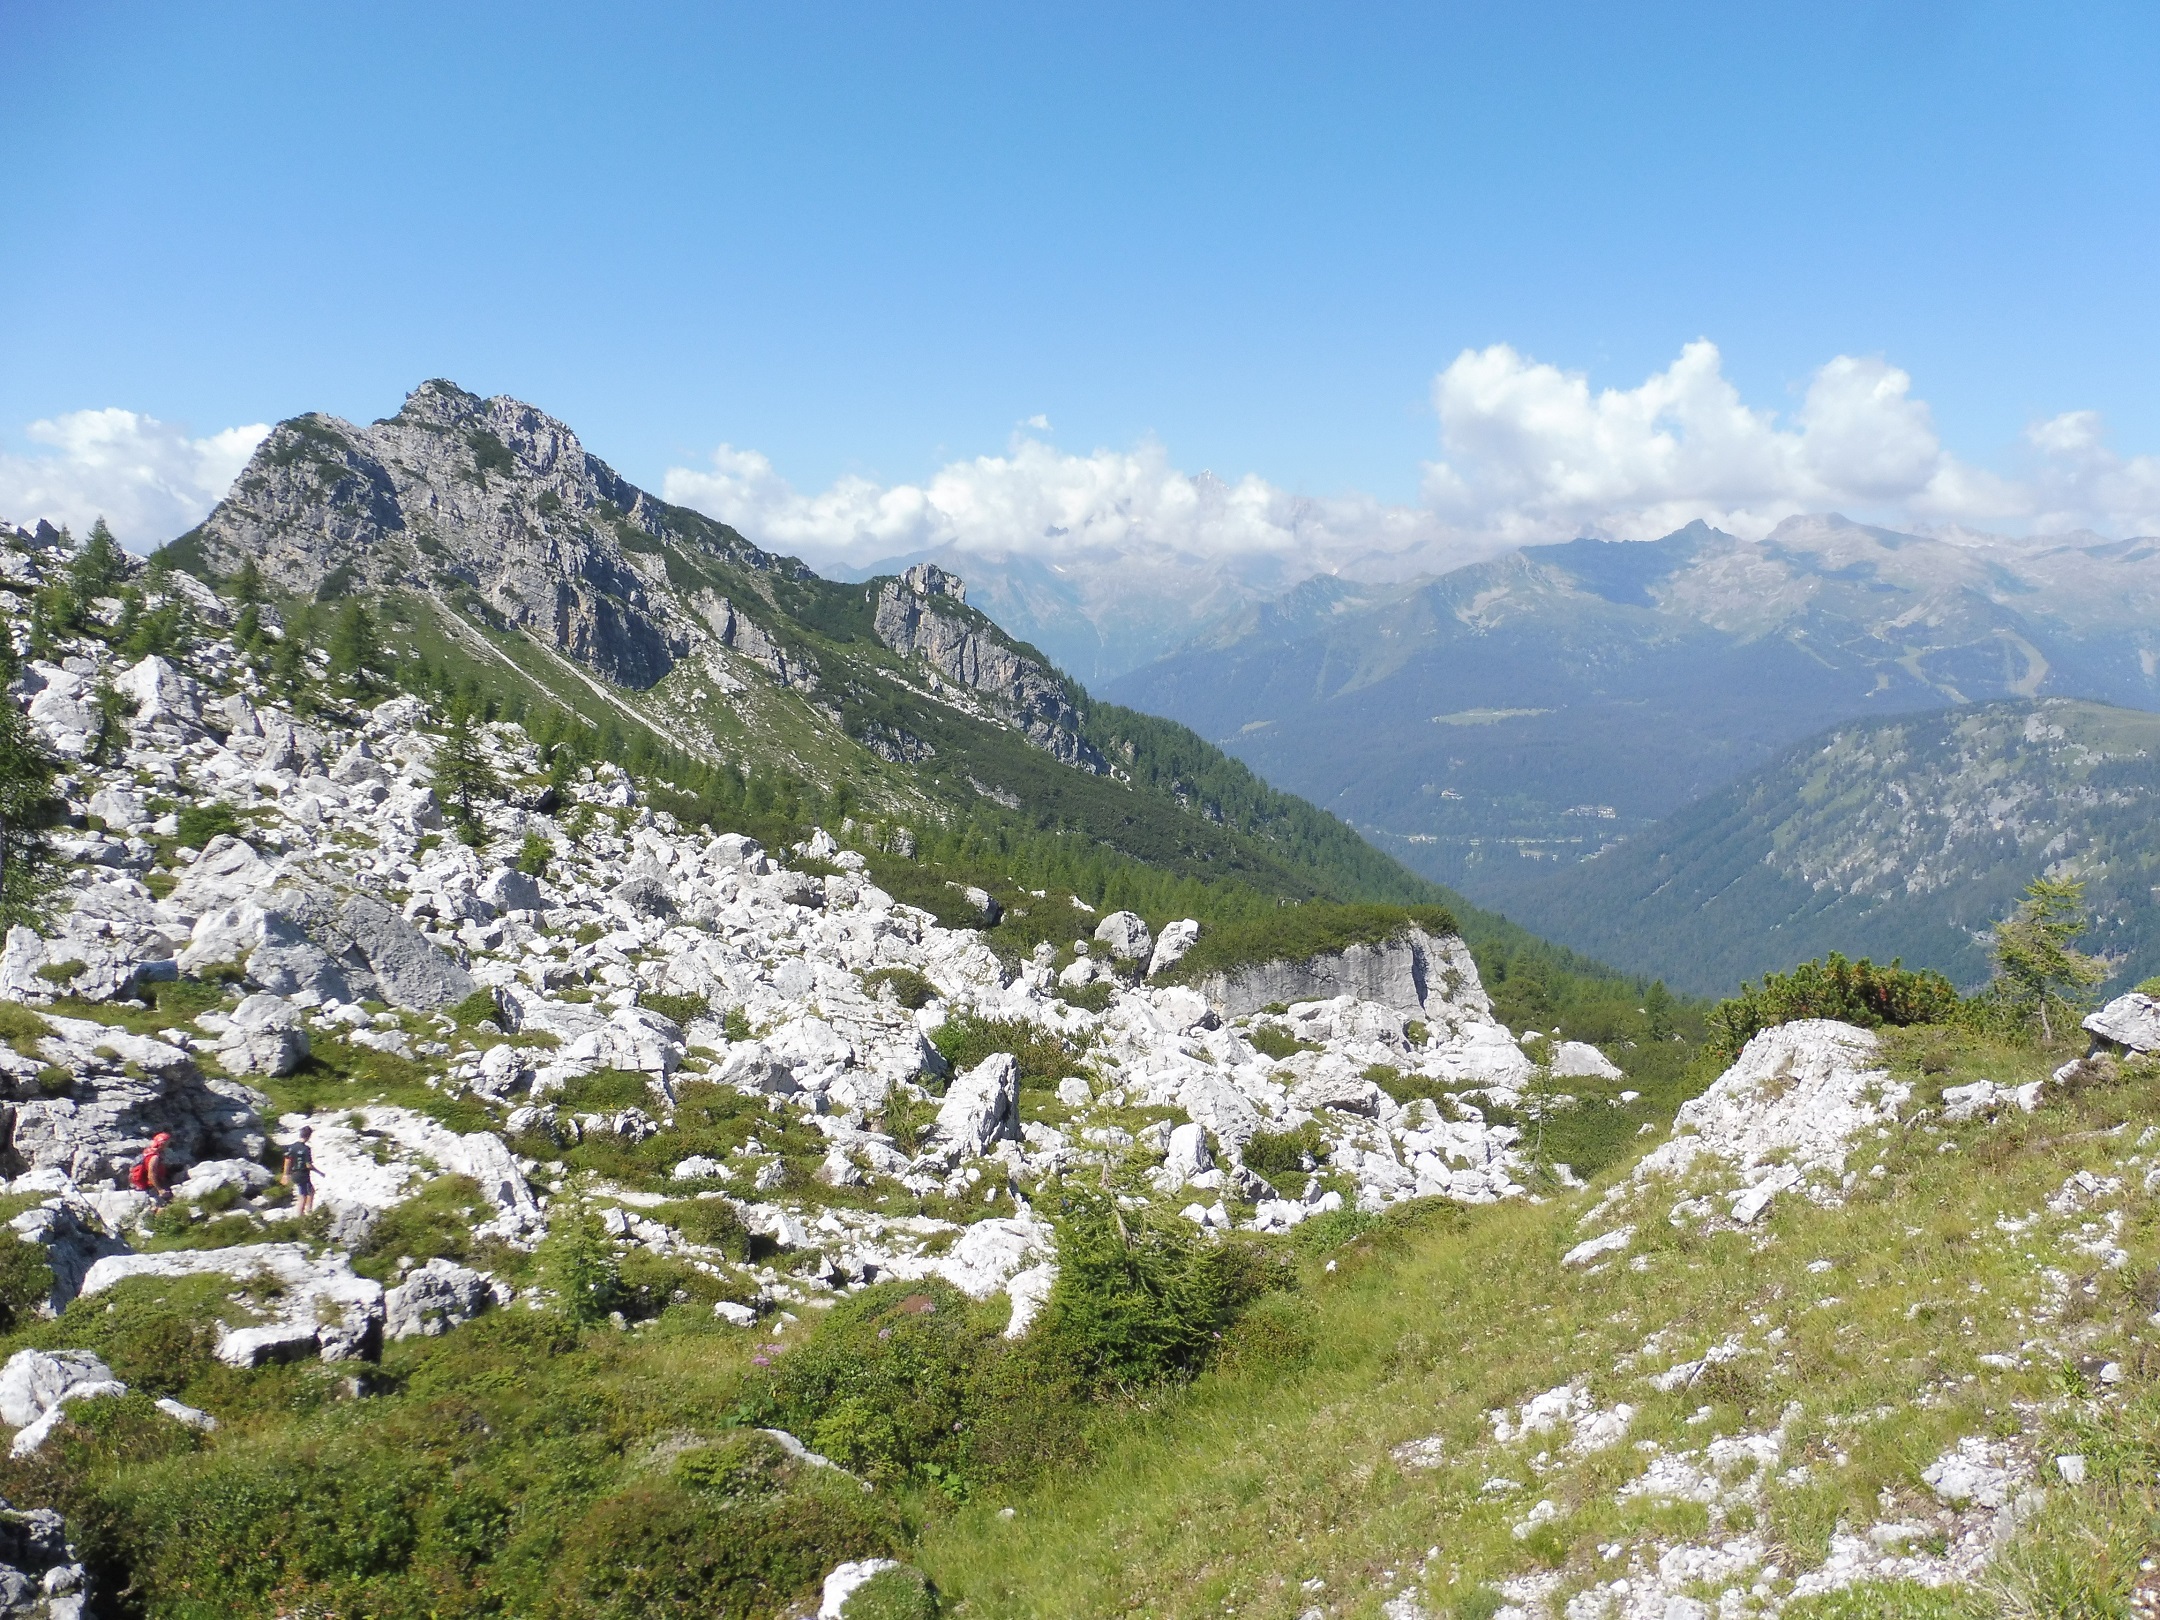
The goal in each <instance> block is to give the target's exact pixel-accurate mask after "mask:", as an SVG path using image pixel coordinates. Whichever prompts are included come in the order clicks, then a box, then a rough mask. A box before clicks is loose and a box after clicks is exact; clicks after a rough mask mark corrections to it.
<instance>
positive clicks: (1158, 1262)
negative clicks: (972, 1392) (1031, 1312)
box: [1037, 1192, 1291, 1386]
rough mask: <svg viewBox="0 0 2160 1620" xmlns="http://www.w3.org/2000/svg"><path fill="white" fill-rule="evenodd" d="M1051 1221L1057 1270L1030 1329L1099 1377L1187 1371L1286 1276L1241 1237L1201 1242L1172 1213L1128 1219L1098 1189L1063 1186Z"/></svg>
mask: <svg viewBox="0 0 2160 1620" xmlns="http://www.w3.org/2000/svg"><path fill="white" fill-rule="evenodd" d="M1057 1228H1058V1279H1057V1284H1056V1286H1055V1287H1054V1288H1053V1289H1052V1290H1051V1294H1050V1300H1049V1303H1048V1305H1047V1306H1046V1307H1045V1309H1044V1313H1043V1322H1042V1325H1041V1327H1040V1328H1039V1329H1038V1330H1037V1331H1038V1332H1040V1333H1042V1334H1043V1335H1044V1336H1045V1338H1046V1339H1048V1340H1049V1341H1051V1343H1052V1344H1053V1345H1055V1346H1056V1347H1057V1348H1058V1349H1059V1350H1061V1351H1062V1352H1063V1353H1064V1354H1066V1355H1068V1356H1069V1357H1070V1358H1071V1359H1072V1361H1073V1362H1074V1363H1075V1365H1077V1366H1079V1367H1080V1368H1082V1369H1083V1370H1084V1371H1085V1372H1086V1373H1087V1374H1088V1375H1089V1376H1090V1377H1092V1378H1094V1379H1095V1380H1097V1381H1098V1382H1100V1383H1102V1384H1106V1385H1111V1386H1116V1385H1126V1384H1146V1383H1153V1382H1155V1381H1157V1380H1160V1379H1163V1378H1169V1377H1175V1376H1180V1375H1183V1374H1187V1373H1191V1372H1195V1371H1197V1370H1198V1369H1199V1368H1200V1367H1201V1366H1202V1365H1203V1364H1204V1363H1205V1362H1206V1361H1207V1359H1208V1356H1209V1354H1210V1352H1211V1351H1212V1350H1213V1349H1214V1347H1215V1344H1216V1342H1217V1340H1218V1339H1219V1337H1220V1336H1221V1334H1222V1333H1223V1331H1224V1330H1225V1329H1226V1328H1228V1327H1229V1326H1230V1324H1231V1323H1232V1322H1234V1321H1236V1320H1237V1318H1238V1316H1239V1315H1240V1314H1241V1313H1242V1312H1243V1311H1244V1309H1245V1307H1247V1306H1248V1305H1250V1304H1251V1303H1252V1302H1253V1301H1254V1300H1256V1299H1258V1298H1260V1297H1261V1296H1262V1295H1263V1294H1266V1293H1268V1292H1270V1291H1271V1290H1274V1289H1278V1288H1283V1287H1287V1286H1288V1285H1289V1283H1290V1281H1291V1275H1290V1271H1289V1268H1288V1267H1287V1266H1286V1265H1285V1264H1284V1263H1283V1262H1282V1261H1280V1260H1278V1259H1276V1258H1275V1257H1274V1256H1272V1255H1270V1254H1268V1253H1266V1252H1265V1251H1263V1250H1261V1249H1259V1248H1257V1247H1255V1246H1253V1245H1251V1244H1248V1243H1244V1242H1240V1241H1229V1242H1223V1243H1206V1242H1203V1241H1201V1240H1200V1239H1199V1238H1198V1237H1197V1236H1196V1235H1195V1234H1194V1233H1193V1232H1192V1229H1191V1228H1190V1227H1189V1226H1187V1225H1186V1223H1184V1222H1183V1221H1179V1220H1175V1219H1159V1218H1152V1217H1150V1216H1147V1215H1144V1214H1139V1213H1135V1214H1134V1215H1133V1216H1132V1217H1131V1218H1130V1219H1128V1217H1127V1215H1126V1213H1125V1212H1124V1211H1122V1210H1120V1209H1119V1208H1118V1206H1117V1204H1116V1202H1115V1201H1114V1200H1113V1199H1111V1198H1109V1197H1108V1196H1106V1195H1104V1194H1100V1193H1092V1192H1089V1193H1068V1194H1067V1195H1066V1197H1065V1199H1064V1207H1063V1208H1062V1209H1061V1210H1060V1211H1059V1212H1058V1216H1057Z"/></svg>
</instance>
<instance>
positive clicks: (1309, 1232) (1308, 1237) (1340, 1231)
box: [1296, 1205, 1387, 1254]
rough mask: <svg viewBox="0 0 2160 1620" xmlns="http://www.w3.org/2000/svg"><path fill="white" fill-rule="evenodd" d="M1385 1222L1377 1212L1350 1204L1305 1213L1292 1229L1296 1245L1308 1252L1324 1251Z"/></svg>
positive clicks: (1361, 1235)
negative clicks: (1295, 1227)
mask: <svg viewBox="0 0 2160 1620" xmlns="http://www.w3.org/2000/svg"><path fill="white" fill-rule="evenodd" d="M1386 1224H1387V1222H1386V1220H1385V1219H1383V1218H1382V1217H1381V1216H1378V1215H1373V1214H1369V1213H1367V1212H1366V1211H1365V1210H1362V1209H1358V1208H1356V1207H1354V1206H1351V1205H1345V1206H1344V1207H1343V1208H1341V1209H1331V1210H1325V1211H1323V1212H1322V1213H1320V1214H1318V1215H1311V1216H1307V1217H1306V1219H1305V1220H1303V1221H1302V1222H1300V1223H1299V1224H1298V1227H1297V1229H1296V1238H1297V1245H1298V1247H1299V1248H1301V1249H1304V1250H1305V1251H1306V1252H1307V1253H1310V1254H1326V1253H1327V1252H1328V1251H1329V1250H1331V1249H1339V1248H1341V1247H1342V1246H1343V1245H1344V1244H1346V1243H1355V1242H1356V1241H1357V1240H1358V1239H1359V1238H1361V1237H1363V1236H1364V1235H1365V1234H1366V1233H1368V1232H1377V1231H1379V1230H1380V1228H1381V1227H1383V1226H1385V1225H1386Z"/></svg>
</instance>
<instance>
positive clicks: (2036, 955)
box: [1992, 878, 2108, 1042]
mask: <svg viewBox="0 0 2160 1620" xmlns="http://www.w3.org/2000/svg"><path fill="white" fill-rule="evenodd" d="M2086 920H2087V919H2086V915H2085V885H2084V884H2082V883H2079V882H2077V881H2075V880H2073V879H2070V878H2035V879H2033V881H2032V882H2031V883H2029V884H2027V885H2026V888H2025V899H2024V900H2023V902H2022V903H2021V904H2020V905H2019V906H2018V908H2017V910H2016V911H2014V912H2013V913H2011V914H2010V916H2008V917H2007V918H2005V919H2004V920H2003V921H2001V922H1999V923H1997V924H1996V925H1995V938H1994V955H1995V983H1994V985H1993V986H1992V989H1993V993H1994V995H1995V998H1996V999H1997V1000H1998V1001H2000V1002H2001V1003H2003V1004H2004V1005H2005V1006H2007V1007H2009V1008H2011V1009H2012V1010H2014V1011H2016V1012H2018V1013H2020V1014H2023V1015H2024V1016H2026V1017H2036V1018H2038V1019H2039V1020H2040V1034H2041V1037H2042V1039H2044V1040H2047V1041H2051V1042H2052V1041H2053V1040H2054V1039H2055V1021H2056V1019H2058V1018H2062V1017H2064V1016H2068V1017H2070V1018H2072V1019H2075V1018H2076V1016H2077V1015H2078V1014H2079V1013H2081V1012H2083V1011H2084V1010H2085V1009H2086V1007H2087V1006H2089V1005H2090V1003H2091V999H2092V998H2091V995H2090V991H2091V990H2092V988H2093V986H2094V985H2097V984H2099V983H2100V982H2101V981H2102V980H2104V979H2105V978H2106V977H2107V976H2108V965H2107V964H2106V963H2105V962H2103V961H2101V960H2100V959H2099V958H2098V957H2093V956H2087V955H2085V954H2084V953H2083V952H2081V951H2076V950H2073V949H2071V946H2070V942H2071V941H2072V940H2073V939H2076V938H2077V937H2078V935H2080V934H2082V933H2083V932H2085V926H2086ZM2051 1015H2052V1016H2051Z"/></svg>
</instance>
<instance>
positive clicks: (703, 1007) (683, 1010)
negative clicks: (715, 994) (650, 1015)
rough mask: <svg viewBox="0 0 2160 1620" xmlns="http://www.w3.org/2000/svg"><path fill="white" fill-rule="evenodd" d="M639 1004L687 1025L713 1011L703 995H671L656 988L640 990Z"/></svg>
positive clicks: (663, 1016)
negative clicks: (655, 989)
mask: <svg viewBox="0 0 2160 1620" xmlns="http://www.w3.org/2000/svg"><path fill="white" fill-rule="evenodd" d="M638 1005H639V1006H640V1007H644V1008H646V1009H648V1010H649V1011H652V1012H656V1013H658V1014H659V1015H660V1016H661V1017H662V1018H666V1019H671V1020H673V1021H674V1022H675V1023H678V1024H682V1025H685V1026H687V1025H688V1024H689V1023H690V1021H691V1020H692V1019H695V1018H703V1017H706V1016H707V1015H708V1014H709V1013H710V1012H711V1011H712V1008H711V1005H710V1004H709V1003H708V1002H707V1001H706V999H705V998H704V997H703V996H670V995H664V994H662V993H660V992H659V991H654V990H643V991H640V992H639V993H638Z"/></svg>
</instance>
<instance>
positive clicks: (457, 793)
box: [435, 707, 502, 844]
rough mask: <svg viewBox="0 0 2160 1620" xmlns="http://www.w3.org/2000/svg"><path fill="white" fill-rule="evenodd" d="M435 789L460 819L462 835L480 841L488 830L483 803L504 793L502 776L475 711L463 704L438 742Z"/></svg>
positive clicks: (460, 834) (451, 713) (456, 818)
mask: <svg viewBox="0 0 2160 1620" xmlns="http://www.w3.org/2000/svg"><path fill="white" fill-rule="evenodd" d="M435 789H436V792H437V793H439V794H440V795H441V796H442V798H443V799H444V800H445V802H446V804H447V806H448V808H449V811H450V814H451V817H452V819H454V820H455V821H456V822H457V824H458V835H459V836H460V837H461V838H463V839H464V840H465V842H466V843H468V844H477V843H479V842H480V840H481V839H482V837H484V836H485V832H486V829H485V828H484V826H483V825H482V823H481V820H480V805H481V803H482V802H483V801H485V800H488V799H493V798H499V797H500V796H501V794H502V779H501V778H500V777H499V776H497V775H496V774H495V767H494V766H492V765H490V764H489V763H488V758H487V755H486V753H485V752H483V751H482V749H481V746H480V736H479V731H478V727H477V725H476V724H475V722H474V720H473V717H472V714H471V711H469V710H467V709H465V708H463V707H459V708H456V709H453V710H451V712H450V717H449V723H448V725H447V726H446V728H445V729H444V732H443V739H442V741H441V742H440V743H438V744H437V745H436V748H435Z"/></svg>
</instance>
